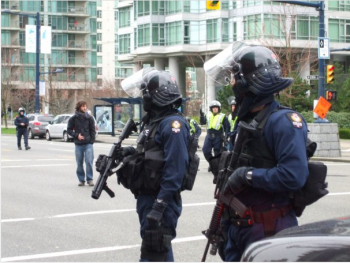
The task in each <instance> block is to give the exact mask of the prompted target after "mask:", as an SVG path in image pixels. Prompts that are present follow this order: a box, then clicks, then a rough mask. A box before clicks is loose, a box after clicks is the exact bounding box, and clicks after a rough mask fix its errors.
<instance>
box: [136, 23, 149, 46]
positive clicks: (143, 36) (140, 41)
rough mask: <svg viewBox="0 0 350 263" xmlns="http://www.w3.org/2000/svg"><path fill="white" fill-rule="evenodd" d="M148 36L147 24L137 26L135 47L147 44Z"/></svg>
mask: <svg viewBox="0 0 350 263" xmlns="http://www.w3.org/2000/svg"><path fill="white" fill-rule="evenodd" d="M150 38H151V36H150V26H149V24H145V25H139V26H138V27H137V47H144V46H149V45H150Z"/></svg>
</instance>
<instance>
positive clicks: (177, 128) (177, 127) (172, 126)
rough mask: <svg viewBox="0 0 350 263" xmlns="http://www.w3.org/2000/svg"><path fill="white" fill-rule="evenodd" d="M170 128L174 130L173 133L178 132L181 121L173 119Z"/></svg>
mask: <svg viewBox="0 0 350 263" xmlns="http://www.w3.org/2000/svg"><path fill="white" fill-rule="evenodd" d="M171 130H172V131H173V132H174V133H179V132H180V130H181V123H180V122H179V121H173V122H172V123H171Z"/></svg>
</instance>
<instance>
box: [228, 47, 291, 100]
mask: <svg viewBox="0 0 350 263" xmlns="http://www.w3.org/2000/svg"><path fill="white" fill-rule="evenodd" d="M230 64H231V65H230V66H231V72H232V73H233V75H234V78H235V84H234V91H235V93H238V95H240V94H242V93H247V92H251V93H253V94H254V95H255V96H257V97H260V98H264V97H268V96H270V95H273V94H275V93H278V92H279V91H281V90H283V89H284V88H286V87H288V86H289V85H290V84H292V82H293V79H292V78H282V71H281V66H280V64H279V62H278V60H277V56H276V55H275V54H274V53H273V52H272V51H271V50H270V49H268V48H266V47H263V46H254V45H249V46H243V47H241V48H240V49H238V50H237V51H235V52H234V53H233V54H232V61H231V63H230ZM235 95H236V94H235ZM236 97H237V95H236Z"/></svg>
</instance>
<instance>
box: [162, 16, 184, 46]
mask: <svg viewBox="0 0 350 263" xmlns="http://www.w3.org/2000/svg"><path fill="white" fill-rule="evenodd" d="M165 25H166V42H165V44H166V45H167V46H170V45H176V44H182V27H181V22H180V21H178V22H172V23H167V24H165Z"/></svg>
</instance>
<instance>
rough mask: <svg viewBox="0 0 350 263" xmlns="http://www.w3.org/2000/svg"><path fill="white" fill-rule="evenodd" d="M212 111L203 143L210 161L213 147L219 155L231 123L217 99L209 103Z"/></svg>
mask: <svg viewBox="0 0 350 263" xmlns="http://www.w3.org/2000/svg"><path fill="white" fill-rule="evenodd" d="M209 109H210V111H209V112H208V113H207V115H206V118H205V119H204V123H201V124H207V136H206V137H205V140H204V144H203V154H204V157H205V159H206V160H207V161H208V162H209V164H210V160H211V158H212V157H213V155H212V149H214V155H215V156H216V155H219V154H220V152H221V150H222V147H223V142H224V139H225V136H227V135H228V133H229V129H230V124H229V122H228V120H227V117H226V115H225V114H224V113H221V103H220V102H219V101H217V100H213V101H212V102H211V103H210V104H209Z"/></svg>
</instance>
